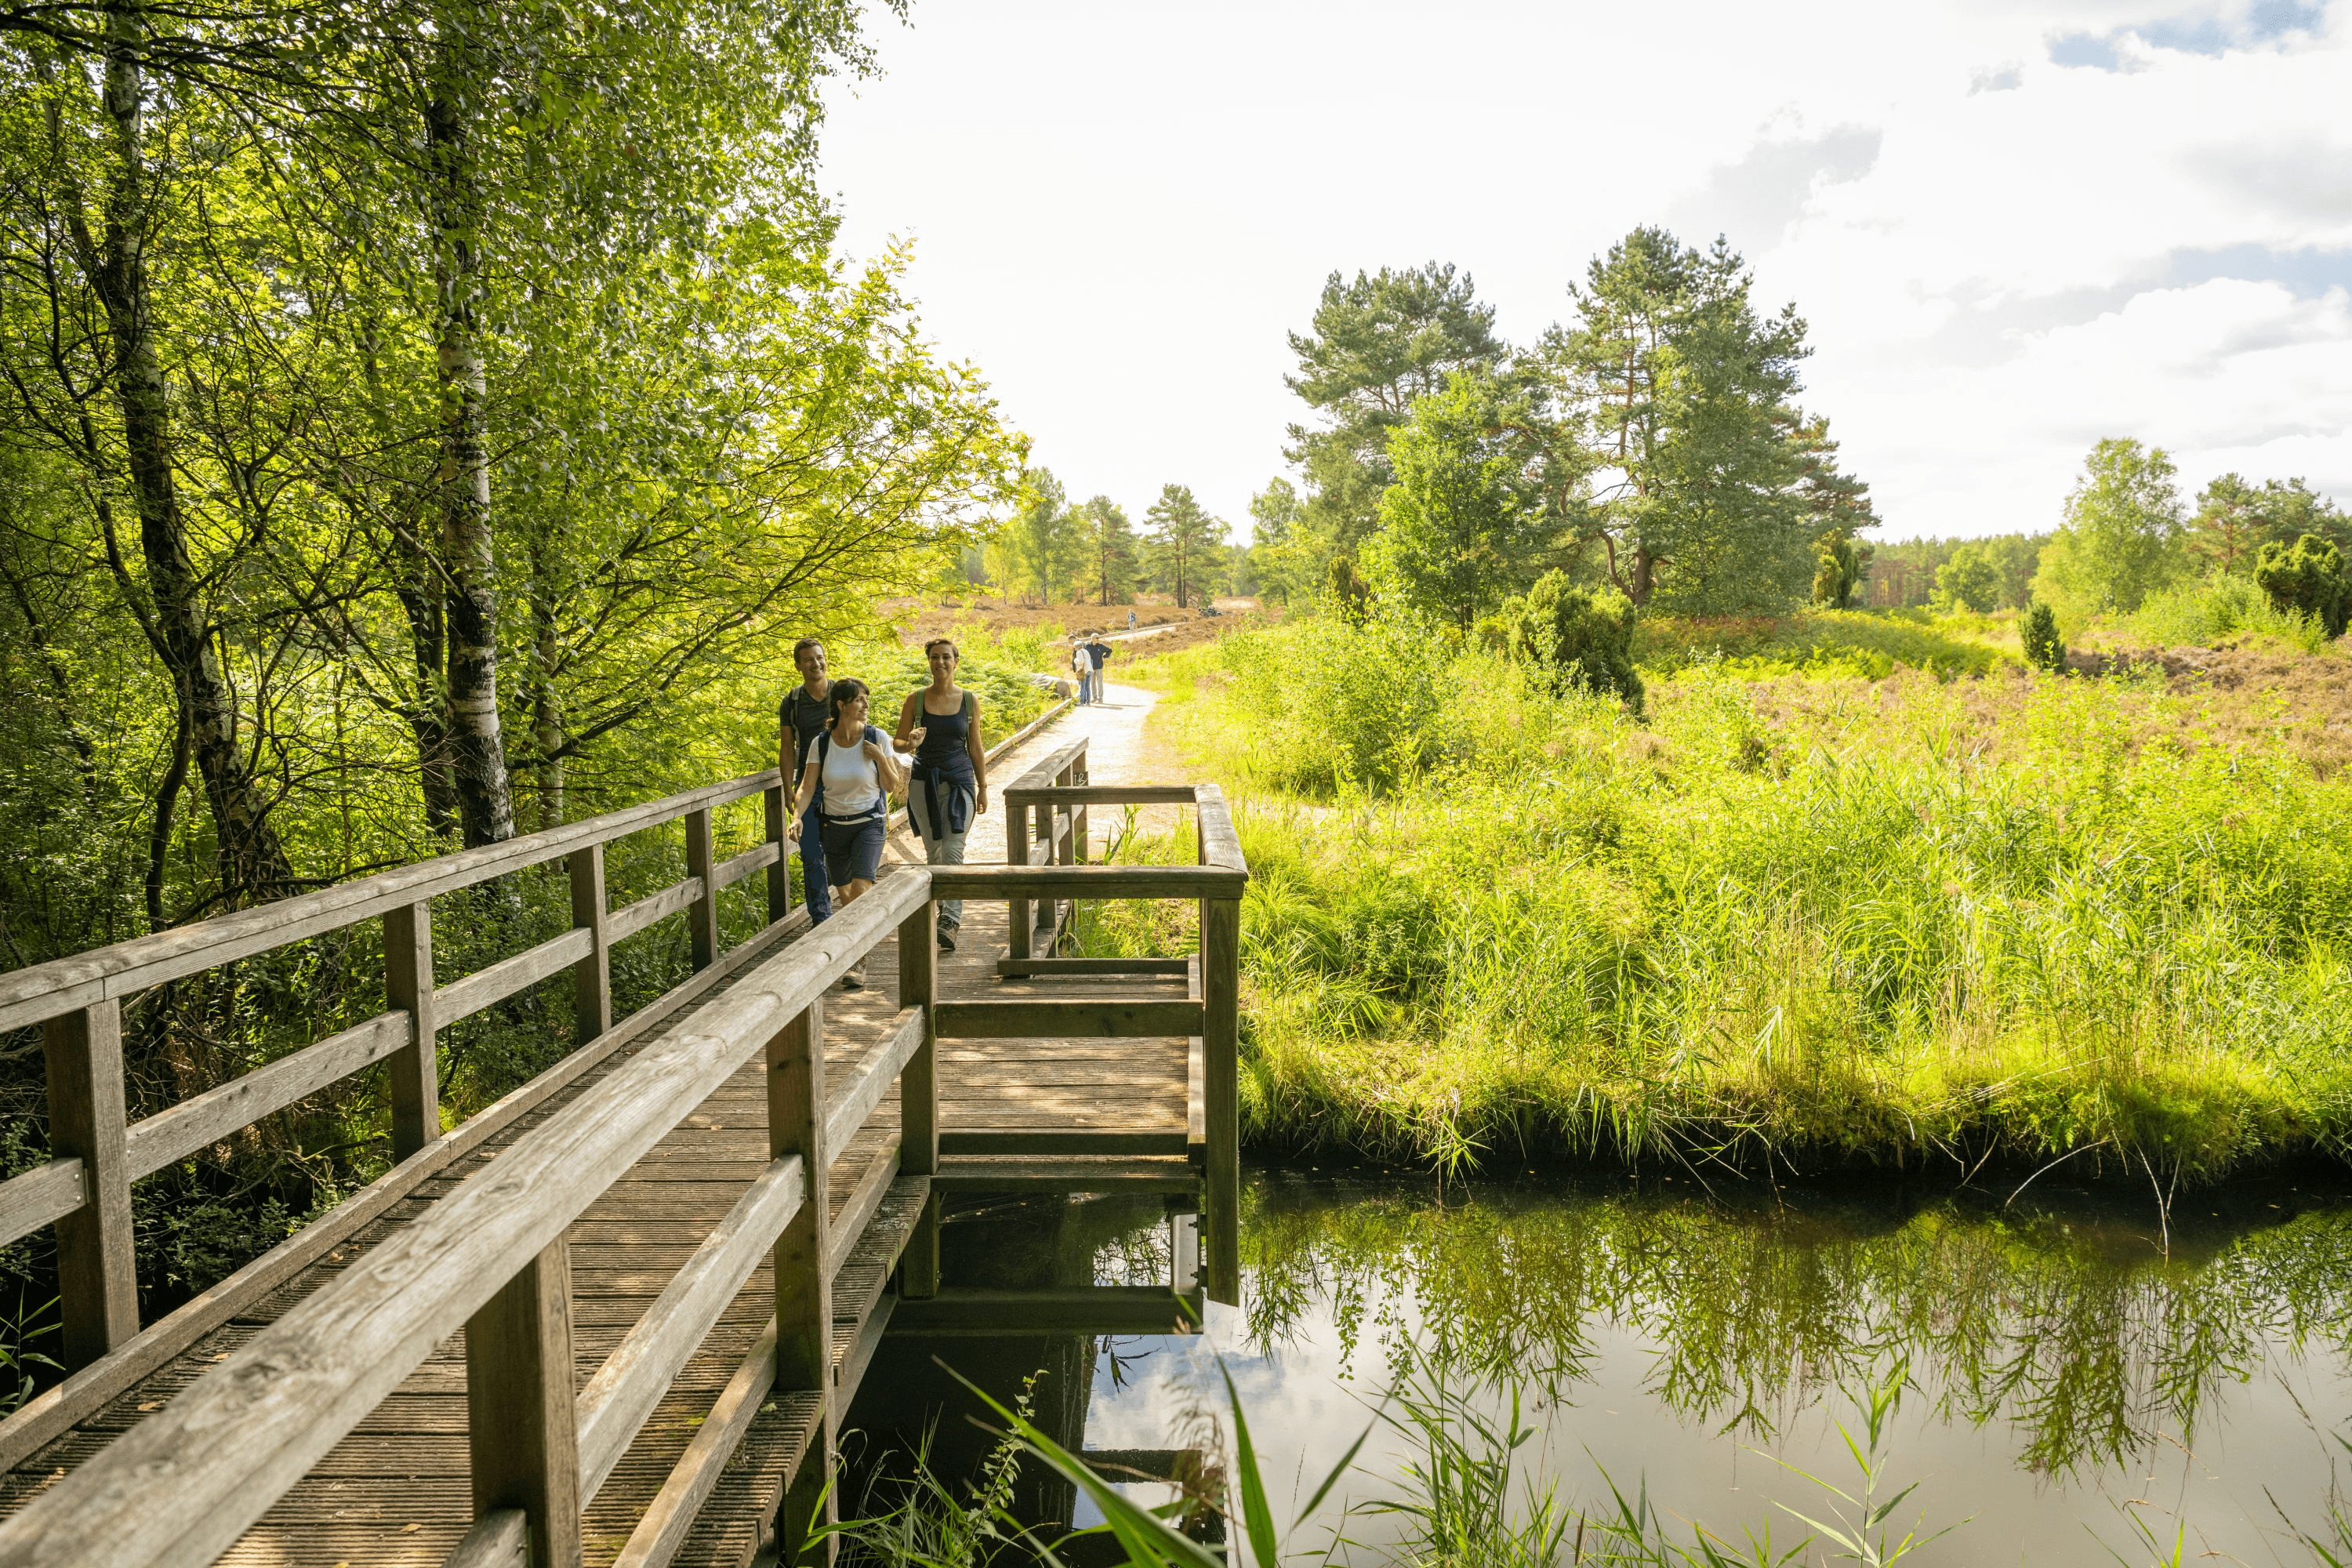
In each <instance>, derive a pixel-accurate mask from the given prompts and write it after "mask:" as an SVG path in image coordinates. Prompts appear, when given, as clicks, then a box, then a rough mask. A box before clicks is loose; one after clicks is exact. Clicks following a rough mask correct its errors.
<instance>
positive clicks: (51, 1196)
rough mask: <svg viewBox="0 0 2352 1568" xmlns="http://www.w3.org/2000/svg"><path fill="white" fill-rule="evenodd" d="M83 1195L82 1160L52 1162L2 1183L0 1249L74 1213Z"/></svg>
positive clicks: (0, 1193) (0, 1183)
mask: <svg viewBox="0 0 2352 1568" xmlns="http://www.w3.org/2000/svg"><path fill="white" fill-rule="evenodd" d="M84 1195H85V1194H84V1184H83V1181H82V1163H81V1161H80V1160H79V1158H69V1159H58V1160H51V1161H49V1162H48V1163H46V1164H41V1165H36V1166H34V1167H33V1168H32V1169H31V1170H29V1171H26V1172H25V1173H22V1174H21V1175H15V1176H11V1177H9V1178H8V1179H7V1180H6V1181H5V1182H0V1247H5V1246H6V1245H7V1244H8V1243H9V1242H12V1241H14V1240H16V1238H17V1237H20V1236H26V1235H29V1234H30V1233H32V1232H34V1231H37V1230H38V1229H40V1228H41V1227H42V1226H45V1225H50V1224H54V1223H55V1222H56V1221H58V1220H60V1219H62V1218H64V1217H65V1216H66V1215H69V1214H71V1213H73V1211H74V1210H76V1209H78V1208H79V1207H81V1205H82V1203H83V1200H84Z"/></svg>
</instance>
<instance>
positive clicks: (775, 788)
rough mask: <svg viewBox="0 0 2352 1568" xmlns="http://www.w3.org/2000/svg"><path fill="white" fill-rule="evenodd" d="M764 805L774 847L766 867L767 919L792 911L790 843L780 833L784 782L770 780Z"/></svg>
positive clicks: (779, 918) (770, 921) (791, 854)
mask: <svg viewBox="0 0 2352 1568" xmlns="http://www.w3.org/2000/svg"><path fill="white" fill-rule="evenodd" d="M762 799H763V801H764V803H765V805H766V809H767V831H768V842H769V843H771V844H772V845H774V846H775V847H776V862H775V864H774V865H772V866H771V867H769V868H768V923H769V924H770V925H773V924H775V923H776V922H777V921H780V920H782V919H783V918H784V917H785V916H786V915H788V914H791V913H792V912H793V847H792V844H791V842H790V841H789V840H788V839H787V838H786V837H785V834H784V786H783V785H782V784H771V785H770V786H769V787H768V792H767V794H766V795H764V796H763V797H762Z"/></svg>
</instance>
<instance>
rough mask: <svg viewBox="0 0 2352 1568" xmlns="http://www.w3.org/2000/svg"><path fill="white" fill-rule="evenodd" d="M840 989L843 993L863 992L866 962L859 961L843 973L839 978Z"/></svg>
mask: <svg viewBox="0 0 2352 1568" xmlns="http://www.w3.org/2000/svg"><path fill="white" fill-rule="evenodd" d="M841 988H842V989H843V990H844V991H863V990H865V989H866V961H865V960H864V959H862V958H861V959H859V960H858V961H857V962H856V963H853V964H851V965H850V966H849V967H848V968H847V969H846V970H845V971H843V973H842V976H841Z"/></svg>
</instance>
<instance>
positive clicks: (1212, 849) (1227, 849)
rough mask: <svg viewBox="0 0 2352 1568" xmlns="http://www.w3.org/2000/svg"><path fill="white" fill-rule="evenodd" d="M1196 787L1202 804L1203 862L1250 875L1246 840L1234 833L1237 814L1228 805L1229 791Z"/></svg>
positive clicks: (1204, 786) (1210, 785)
mask: <svg viewBox="0 0 2352 1568" xmlns="http://www.w3.org/2000/svg"><path fill="white" fill-rule="evenodd" d="M1196 787H1197V792H1198V794H1199V796H1200V802H1201V809H1200V813H1199V816H1200V822H1201V828H1200V837H1201V859H1202V863H1203V864H1205V865H1209V866H1214V867H1217V868H1221V869H1223V870H1229V871H1240V872H1242V873H1244V875H1246V874H1247V873H1248V871H1249V862H1248V861H1247V860H1246V859H1244V858H1243V856H1242V841H1241V838H1240V836H1239V835H1237V834H1236V833H1234V814H1233V812H1232V810H1231V809H1230V808H1228V807H1227V806H1226V805H1225V792H1224V791H1223V790H1222V789H1220V788H1218V787H1217V786H1216V785H1215V784H1201V785H1198V786H1196Z"/></svg>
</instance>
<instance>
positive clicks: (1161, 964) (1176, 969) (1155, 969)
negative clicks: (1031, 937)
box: [996, 958, 1191, 976]
mask: <svg viewBox="0 0 2352 1568" xmlns="http://www.w3.org/2000/svg"><path fill="white" fill-rule="evenodd" d="M1190 962H1191V960H1189V959H1182V958H1000V959H998V960H997V961H996V973H999V974H1003V975H1010V976H1022V975H1034V974H1181V973H1184V967H1185V965H1186V964H1187V963H1190Z"/></svg>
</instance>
